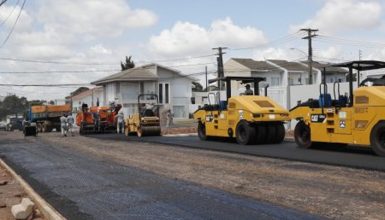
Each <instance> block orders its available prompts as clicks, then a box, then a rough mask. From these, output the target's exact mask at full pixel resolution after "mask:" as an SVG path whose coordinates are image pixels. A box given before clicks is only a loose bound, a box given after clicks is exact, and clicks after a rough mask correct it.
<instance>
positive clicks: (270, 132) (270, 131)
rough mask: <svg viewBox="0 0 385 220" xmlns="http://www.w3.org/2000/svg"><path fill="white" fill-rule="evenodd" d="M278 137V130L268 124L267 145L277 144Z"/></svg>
mask: <svg viewBox="0 0 385 220" xmlns="http://www.w3.org/2000/svg"><path fill="white" fill-rule="evenodd" d="M276 135H277V129H276V126H275V125H274V124H268V125H267V126H266V144H272V143H274V142H275V138H276Z"/></svg>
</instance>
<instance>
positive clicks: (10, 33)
mask: <svg viewBox="0 0 385 220" xmlns="http://www.w3.org/2000/svg"><path fill="white" fill-rule="evenodd" d="M26 2H27V0H24V1H23V3H22V5H21V7H20V11H19V14H18V15H17V17H16V20H15V22H14V23H13V25H12V27H11V30H10V31H9V33H8V35H7V37H6V38H5V39H4V41H3V43H1V45H0V48H2V47H3V46H4V45H5V44H6V43H7V42H8V40H9V38H10V37H11V35H12V33H13V30H14V29H15V27H16V24H17V22H18V21H19V18H20V15H21V13H22V12H23V9H24V6H25V3H26Z"/></svg>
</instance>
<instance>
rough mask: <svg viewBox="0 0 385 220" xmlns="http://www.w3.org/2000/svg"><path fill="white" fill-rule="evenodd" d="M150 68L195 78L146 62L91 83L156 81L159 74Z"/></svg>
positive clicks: (193, 79)
mask: <svg viewBox="0 0 385 220" xmlns="http://www.w3.org/2000/svg"><path fill="white" fill-rule="evenodd" d="M151 68H162V69H165V70H168V71H170V72H173V73H174V74H176V75H178V76H179V77H186V78H188V79H190V80H192V81H196V80H197V79H195V78H193V77H191V76H186V75H183V74H181V72H180V71H178V70H175V69H172V68H169V67H166V66H163V65H159V64H155V63H152V64H147V65H144V66H140V67H136V68H132V69H128V70H124V71H121V72H119V73H115V74H113V75H110V76H107V77H105V78H102V79H99V80H96V81H94V82H91V84H94V85H103V84H106V83H111V82H136V81H157V80H158V79H159V76H158V75H157V74H156V73H153V72H152V71H150V69H151ZM156 72H157V71H156Z"/></svg>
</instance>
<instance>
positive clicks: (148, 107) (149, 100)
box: [124, 94, 161, 137]
mask: <svg viewBox="0 0 385 220" xmlns="http://www.w3.org/2000/svg"><path fill="white" fill-rule="evenodd" d="M124 127H125V129H124V131H125V132H124V133H125V134H126V136H128V135H130V134H136V135H137V136H138V137H142V136H159V135H160V134H161V128H160V119H159V104H158V96H157V95H155V94H140V95H139V96H138V112H137V113H135V114H132V115H129V116H128V118H126V120H125V126H124Z"/></svg>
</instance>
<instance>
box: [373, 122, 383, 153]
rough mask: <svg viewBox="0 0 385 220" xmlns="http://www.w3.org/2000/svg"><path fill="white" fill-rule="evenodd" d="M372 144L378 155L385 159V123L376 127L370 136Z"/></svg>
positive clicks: (380, 123)
mask: <svg viewBox="0 0 385 220" xmlns="http://www.w3.org/2000/svg"><path fill="white" fill-rule="evenodd" d="M370 143H371V145H372V147H373V151H374V152H375V153H376V154H377V155H379V156H383V157H385V122H379V123H378V124H377V125H376V126H374V128H373V129H372V132H371V134H370Z"/></svg>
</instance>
